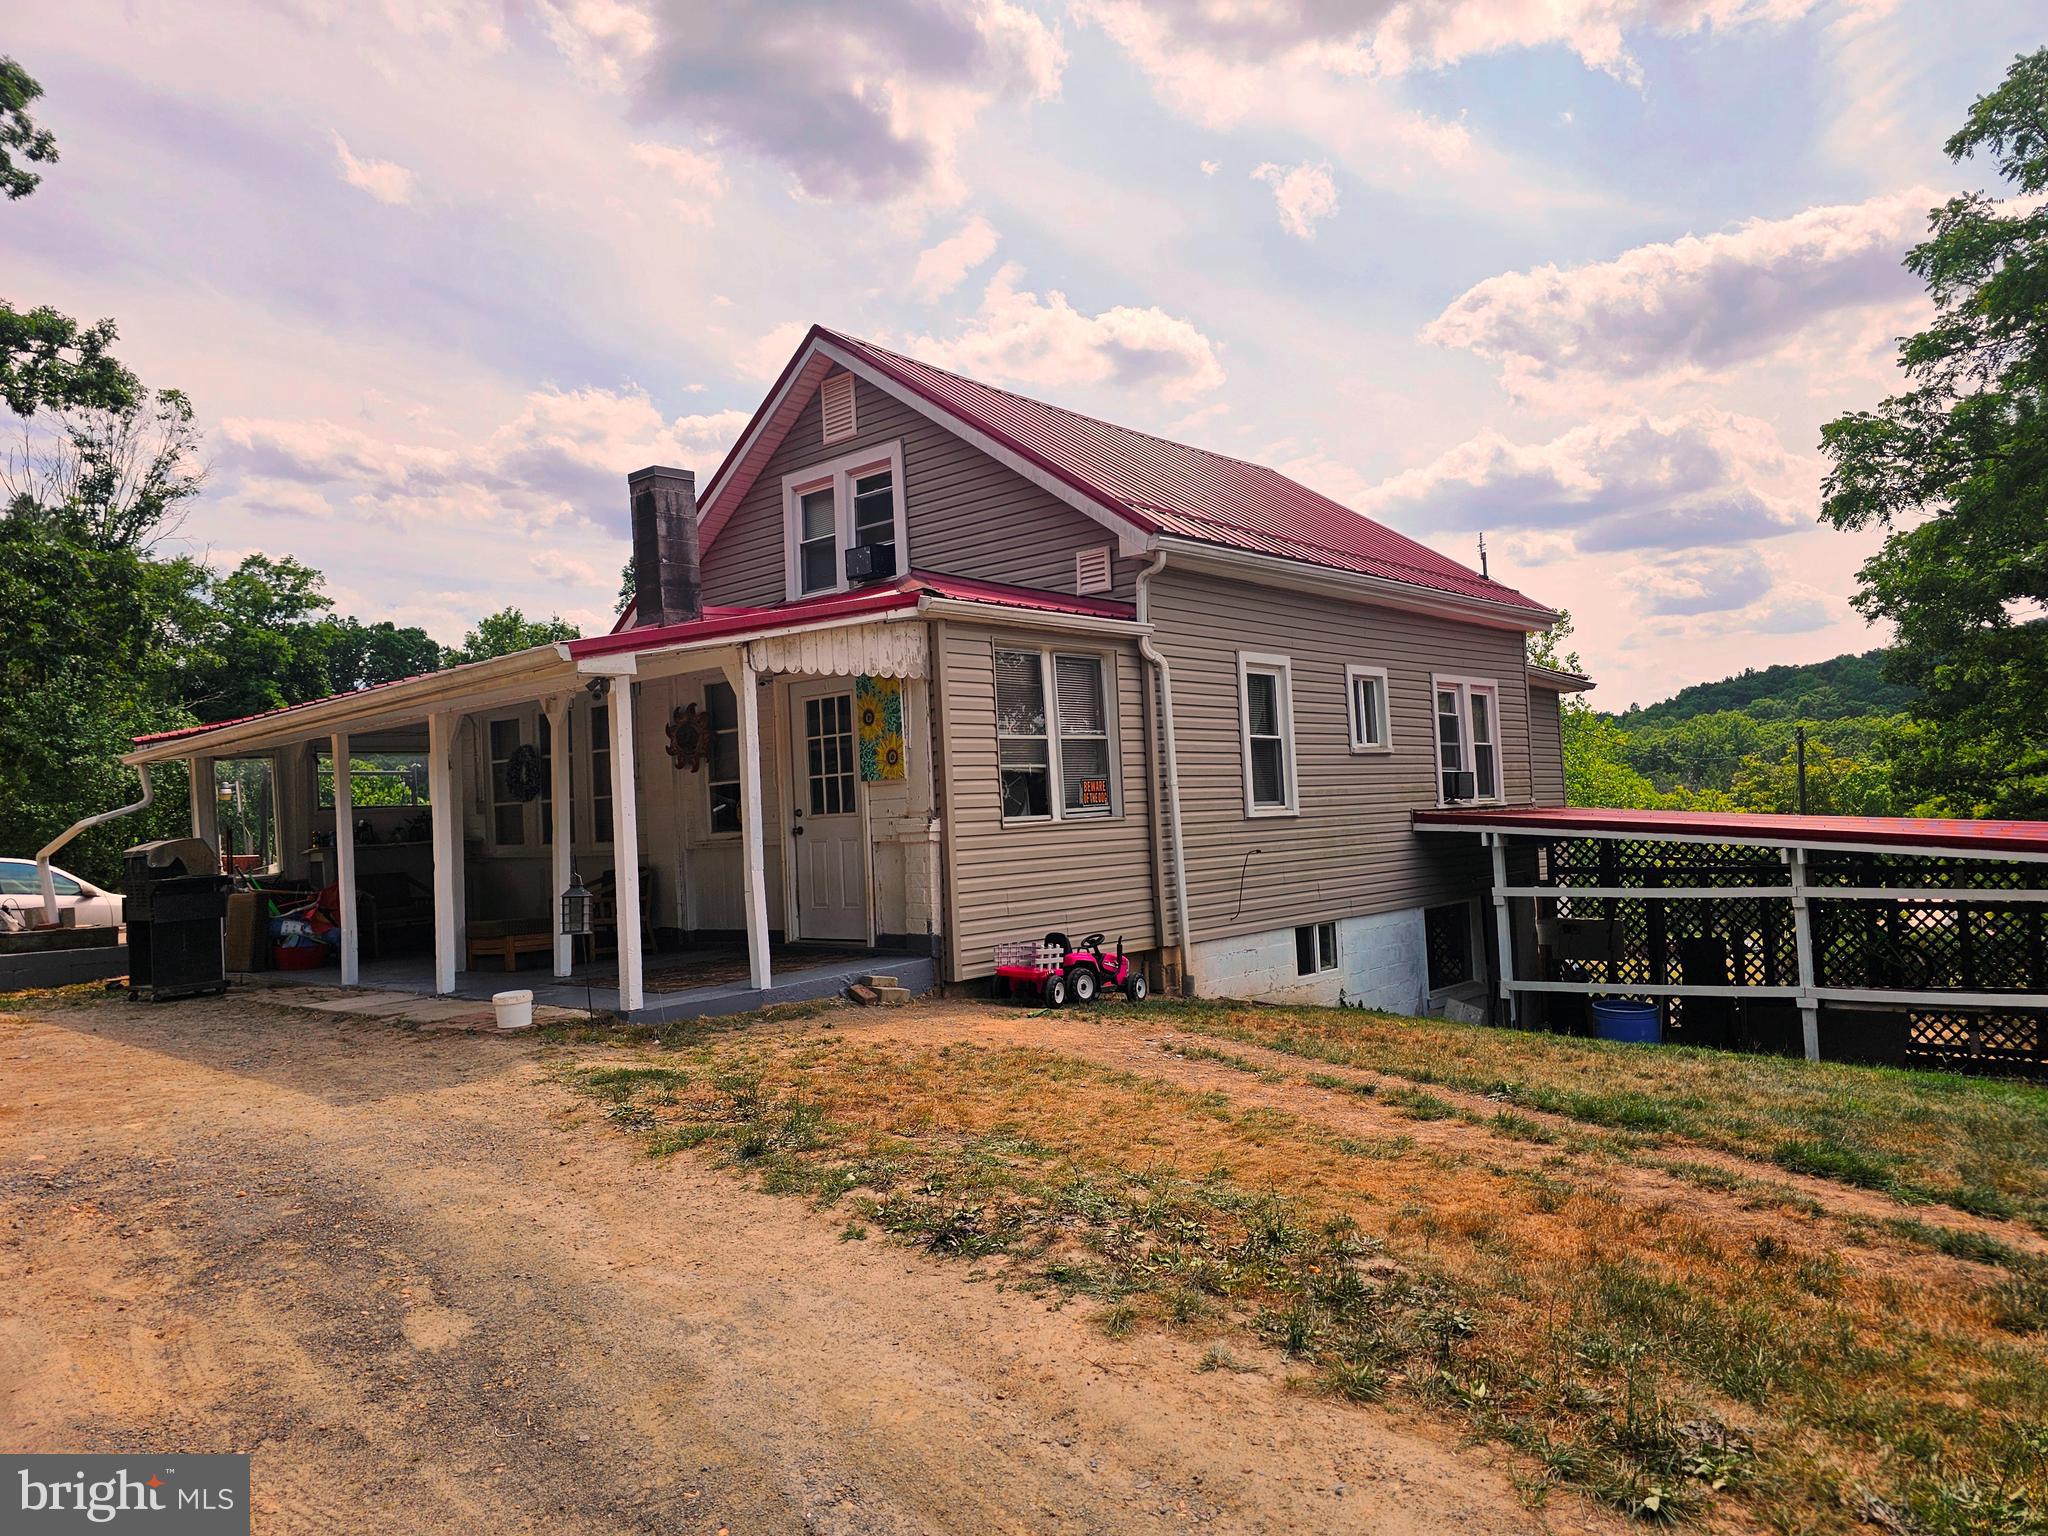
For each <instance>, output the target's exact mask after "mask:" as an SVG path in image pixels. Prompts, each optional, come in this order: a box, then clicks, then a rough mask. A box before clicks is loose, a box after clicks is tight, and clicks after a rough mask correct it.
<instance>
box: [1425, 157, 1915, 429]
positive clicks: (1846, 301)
mask: <svg viewBox="0 0 2048 1536" xmlns="http://www.w3.org/2000/svg"><path fill="white" fill-rule="evenodd" d="M1935 200H1936V194H1934V193H1932V192H1929V191H1927V190H1925V189H1923V188H1915V189H1913V190H1910V191H1905V192H1895V193H1891V194H1888V195H1886V196H1883V197H1876V198H1872V199H1871V200H1870V201H1868V202H1864V203H1850V204H1843V205H1839V206H1833V207H1819V208H1809V209H1807V210H1806V211H1805V212H1803V213H1798V214H1794V215H1792V216H1791V217H1790V218H1783V219H1751V220H1749V221H1748V222H1747V223H1744V224H1741V225H1738V226H1737V227H1736V228H1734V229H1732V230H1727V231H1724V232H1721V233H1717V234H1711V235H1706V236H1703V237H1702V236H1695V235H1687V236H1685V237H1684V238H1683V239H1679V240H1674V241H1667V242H1659V243H1656V244H1651V245H1640V246H1637V247H1635V248H1634V249H1633V250H1628V251H1624V252H1622V254H1621V255H1619V256H1617V257H1615V258H1613V259H1612V260H1610V261H1602V262H1594V263H1591V264H1589V265H1586V266H1583V267H1574V268H1571V269H1569V270H1566V269H1560V268H1558V267H1556V266H1544V267H1537V268H1534V269H1532V270H1530V271H1527V272H1507V273H1503V274H1501V275H1500V276H1498V277H1490V278H1487V279H1486V280H1485V281H1484V282H1482V283H1478V284H1476V285H1474V286H1473V287H1471V288H1469V289H1467V290H1466V291H1465V292H1464V293H1462V294H1460V295H1459V296H1458V297H1457V298H1456V299H1455V300H1453V301H1452V302H1451V304H1450V305H1449V306H1448V307H1447V308H1446V309H1445V310H1444V312H1443V313H1442V314H1441V315H1439V316H1438V317H1437V318H1436V319H1435V320H1434V321H1432V322H1431V323H1430V324H1429V325H1428V326H1427V327H1425V328H1424V330H1423V332H1422V338H1423V340H1425V341H1430V342H1435V343H1436V344H1438V345H1440V346H1446V347H1459V348H1464V349H1466V350H1468V351H1471V352H1475V353H1477V354H1478V355H1479V356H1481V357H1484V358H1486V359H1488V360H1489V361H1491V362H1493V363H1495V364H1497V365H1498V366H1499V368H1500V378H1501V383H1502V384H1503V385H1504V386H1506V387H1507V388H1508V389H1509V390H1510V391H1511V392H1513V393H1515V394H1517V395H1530V394H1534V393H1537V392H1538V391H1540V390H1543V389H1545V388H1546V387H1550V386H1554V385H1556V384H1557V383H1558V382H1559V381H1560V380H1563V379H1566V378H1571V379H1573V380H1574V381H1575V382H1581V381H1584V380H1587V379H1590V380H1592V381H1595V382H1608V383H1612V382H1614V381H1618V380H1632V379H1643V378H1650V377H1662V376H1673V375H1683V374H1688V373H1697V372H1703V371H1710V370H1720V369H1725V368H1727V367H1729V366H1731V365H1734V364H1737V363H1741V362H1745V361H1748V360H1751V359H1753V358H1757V357H1762V356H1766V355H1769V354H1771V353H1773V352H1775V351H1777V350H1779V349H1780V348H1781V347H1783V346H1785V345H1786V344H1787V343H1788V342H1790V341H1791V340H1792V339H1793V338H1795V337H1796V336H1797V334H1798V333H1799V332H1801V331H1803V330H1805V329H1806V328H1808V327H1809V326H1811V325H1813V324H1814V323H1815V322H1816V321H1817V320H1820V319H1822V318H1825V317H1827V316H1830V315H1832V314H1834V313H1835V312H1837V311H1840V310H1844V309H1855V308H1865V307H1869V306H1877V305H1882V306H1887V307H1891V306H1896V305H1897V304H1899V303H1900V302H1901V300H1902V299H1904V298H1905V297H1906V296H1908V295H1910V294H1911V293H1912V292H1913V290H1914V288H1915V283H1914V280H1913V278H1912V277H1911V276H1910V274H1908V273H1907V272H1906V271H1905V270H1904V269H1903V267H1902V266H1901V265H1900V263H1901V260H1902V258H1903V256H1904V254H1905V250H1906V247H1907V246H1908V245H1909V244H1910V243H1911V241H1912V239H1913V238H1914V232H1915V231H1916V230H1917V229H1918V227H1919V224H1920V220H1921V216H1922V215H1923V213H1924V212H1925V210H1926V209H1927V208H1928V206H1929V205H1930V204H1931V203H1933V202H1934V201H1935Z"/></svg>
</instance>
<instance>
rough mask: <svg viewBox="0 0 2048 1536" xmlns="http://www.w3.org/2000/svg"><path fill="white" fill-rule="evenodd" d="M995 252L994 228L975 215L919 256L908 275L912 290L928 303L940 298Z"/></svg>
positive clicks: (985, 220)
mask: <svg viewBox="0 0 2048 1536" xmlns="http://www.w3.org/2000/svg"><path fill="white" fill-rule="evenodd" d="M995 251H996V232H995V228H994V226H992V225H991V224H990V223H989V221H988V220H987V219H984V218H983V217H982V216H981V215H980V214H976V215H975V216H974V217H973V218H971V219H969V220H968V221H967V222H966V223H965V224H964V225H962V226H961V228H960V231H959V233H957V234H953V235H949V236H947V237H946V238H945V239H944V240H941V241H940V242H939V243H938V244H937V245H934V246H931V247H930V248H929V249H926V250H923V251H920V252H919V253H918V256H917V270H916V271H914V272H912V273H911V275H910V286H911V290H912V291H913V292H914V293H916V295H917V296H918V297H919V298H921V299H923V300H925V301H926V302H927V303H929V302H931V301H932V300H934V299H938V298H943V297H944V296H945V295H946V294H949V293H951V292H952V291H953V290H954V289H955V288H957V287H959V286H960V284H961V282H962V281H963V280H965V278H966V276H967V274H968V273H969V272H972V271H973V270H974V269H975V268H976V267H978V266H980V265H981V264H982V263H983V262H984V261H987V260H988V259H989V257H991V256H993V255H994V254H995Z"/></svg>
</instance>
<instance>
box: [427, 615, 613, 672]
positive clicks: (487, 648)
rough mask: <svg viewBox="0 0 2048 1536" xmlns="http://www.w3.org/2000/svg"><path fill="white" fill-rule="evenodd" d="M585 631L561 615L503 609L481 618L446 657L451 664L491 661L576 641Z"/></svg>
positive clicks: (445, 660)
mask: <svg viewBox="0 0 2048 1536" xmlns="http://www.w3.org/2000/svg"><path fill="white" fill-rule="evenodd" d="M582 633H583V631H582V630H580V629H578V628H577V627H576V626H575V625H574V624H571V623H569V622H567V621H566V620H565V619H563V618H562V617H561V615H560V614H556V615H555V616H553V617H552V618H547V619H529V618H528V617H527V616H526V615H525V614H523V613H521V612H520V611H519V610H518V609H517V608H500V609H499V610H498V611H497V612H496V613H488V614H485V615H484V616H483V617H482V618H480V619H478V620H477V621H476V627H475V628H474V629H472V630H470V631H469V632H468V633H467V634H465V635H464V636H463V637H462V644H460V645H458V646H456V647H455V648H454V649H452V650H450V651H449V652H448V653H447V655H446V656H445V657H444V658H443V660H444V664H445V665H447V666H451V667H457V666H461V665H462V664H463V663H465V662H471V661H488V660H490V658H491V657H493V656H509V655H510V654H511V653H512V652H514V651H524V650H530V649H531V648H532V647H534V646H536V645H552V644H554V643H555V642H556V641H557V640H574V639H576V638H578V637H579V636H580V635H581V634H582Z"/></svg>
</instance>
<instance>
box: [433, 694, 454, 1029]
mask: <svg viewBox="0 0 2048 1536" xmlns="http://www.w3.org/2000/svg"><path fill="white" fill-rule="evenodd" d="M460 724H461V721H460V719H459V718H458V717H457V716H454V715H429V716H427V810H428V813H429V814H430V815H431V817H432V818H433V828H434V990H435V991H436V992H440V993H444V994H445V993H449V992H453V991H454V990H455V974H456V972H458V971H460V970H461V969H462V956H461V955H460V954H459V953H457V950H456V946H457V945H459V944H460V943H461V942H462V925H461V920H460V919H461V914H460V912H459V911H458V910H457V902H458V900H459V896H460V893H461V890H462V807H461V805H460V804H458V803H457V801H456V788H455V742H456V739H457V736H458V732H457V730H456V727H457V726H458V725H460Z"/></svg>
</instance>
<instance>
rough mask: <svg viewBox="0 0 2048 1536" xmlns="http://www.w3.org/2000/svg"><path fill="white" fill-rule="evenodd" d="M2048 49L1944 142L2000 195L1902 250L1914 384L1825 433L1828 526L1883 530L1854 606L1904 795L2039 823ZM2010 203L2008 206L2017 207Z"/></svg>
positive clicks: (2047, 671)
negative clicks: (1874, 648)
mask: <svg viewBox="0 0 2048 1536" xmlns="http://www.w3.org/2000/svg"><path fill="white" fill-rule="evenodd" d="M2044 121H2048V49H2044V50H2041V51H2039V52H2036V53H2033V54H2028V55H2025V56H2022V57H2021V58H2019V59H2017V60H2015V61H2014V63H2013V65H2012V67H2011V69H2010V70H2009V71H2008V72H2007V74H2006V77H2005V80H2004V82H2003V83H2002V84H2001V85H2000V86H1999V87H1998V89H1997V90H1995V91H1993V92H1992V93H1991V94H1989V95H1988V96H1984V97H1981V98H1979V99H1978V100H1977V101H1976V102H1975V103H1974V104H1973V105H1972V107H1971V109H1970V114H1969V118H1968V120H1967V122H1966V123H1965V124H1964V126H1963V128H1962V129H1961V131H1959V132H1958V133H1957V134H1956V135H1955V136H1954V137H1952V138H1951V139H1950V140H1949V141H1948V143H1947V144H1946V145H1945V146H1944V148H1945V149H1946V152H1947V154H1948V156H1949V158H1950V159H1952V160H1955V161H1958V162H1960V161H1962V160H1963V159H1965V158H1968V157H1970V156H1975V155H1980V154H1981V155H1984V156H1986V157H1987V158H1989V159H1990V160H1991V162H1992V164H1993V165H1994V167H1995V168H1996V170H1997V172H1998V174H1999V176H2000V177H2001V178H2002V179H2003V180H2004V182H2006V183H2007V186H2006V187H2005V188H2003V189H2001V191H2000V192H1999V193H1998V194H1997V195H1994V194H1992V193H1988V192H1981V191H1980V192H1970V193H1964V194H1962V195H1959V196H1956V197H1952V198H1950V199H1949V200H1948V201H1947V202H1946V203H1944V204H1942V205H1941V206H1940V207H1938V208H1936V209H1934V210H1933V211H1932V213H1931V214H1930V216H1929V224H1928V238H1927V239H1926V240H1924V241H1922V242H1921V243H1920V244H1919V245H1917V246H1915V247H1914V248H1913V250H1912V251H1911V252H1910V253H1909V254H1908V255H1907V258H1906V265H1907V267H1908V268H1909V269H1910V270H1911V271H1912V272H1913V273H1914V274H1915V275H1916V276H1917V277H1919V278H1920V279H1921V280H1922V281H1923V282H1924V283H1925V284H1926V286H1927V292H1928V296H1929V297H1930V298H1931V299H1932V300H1933V302H1934V306H1935V318H1934V321H1933V323H1932V324H1931V325H1929V326H1928V327H1927V328H1926V329H1925V330H1923V331H1920V332H1918V333H1917V334H1915V335H1912V336H1908V337H1906V338H1904V339H1903V340H1902V341H1901V342H1900V343H1899V354H1898V355H1899V365H1900V368H1901V370H1902V371H1903V372H1904V373H1905V375H1906V378H1907V381H1908V386H1909V387H1908V388H1906V389H1905V390H1904V392H1902V393H1900V394H1897V395H1894V396H1892V397H1890V398H1888V399H1886V400H1884V401H1883V402H1882V403H1881V404H1880V405H1879V406H1878V407H1877V409H1876V410H1874V411H1852V412H1850V413H1849V414H1847V415H1845V416H1842V417H1840V418H1838V419H1837V420H1835V421H1833V422H1830V423H1829V424H1828V425H1827V426H1826V427H1825V428H1823V429H1822V433H1821V449H1822V452H1824V453H1825V454H1826V455H1827V456H1828V458H1829V459H1830V460H1832V462H1833V467H1832V469H1831V471H1830V473H1829V475H1828V479H1827V483H1826V488H1825V489H1826V498H1825V502H1824V504H1823V507H1822V516H1823V517H1824V518H1825V519H1826V520H1827V521H1828V522H1831V523H1833V524H1834V525H1835V526H1836V527H1838V528H1844V529H1866V528H1882V529H1885V530H1887V535H1886V538H1885V542H1884V544H1883V546H1882V548H1880V549H1879V551H1878V552H1877V554H1875V555H1873V556H1872V557H1871V558H1870V559H1869V560H1868V561H1867V562H1865V564H1864V567H1863V570H1862V572H1861V573H1860V575H1859V577H1858V581H1859V583H1860V586H1861V591H1860V592H1859V593H1858V595H1857V598H1856V603H1857V606H1858V607H1859V608H1861V609H1862V611H1863V612H1864V613H1866V614H1867V615H1869V616H1870V617H1872V618H1873V619H1888V620H1890V621H1891V622H1892V623H1893V624H1894V625H1895V626H1896V633H1897V640H1896V643H1895V645H1894V648H1893V651H1892V655H1891V658H1890V660H1889V662H1888V664H1887V667H1886V676H1887V677H1888V678H1890V679H1891V680H1893V681H1895V682H1899V683H1904V684H1907V685H1910V686H1912V687H1914V688H1915V689H1917V690H1918V697H1917V698H1916V699H1915V701H1914V702H1913V704H1912V705H1911V709H1912V713H1913V716H1914V718H1915V720H1916V721H1917V722H1918V725H1919V727H1920V730H1919V733H1918V735H1917V736H1916V737H1915V738H1914V739H1912V740H1910V741H1908V742H1906V743H1905V744H1904V745H1903V749H1902V750H1901V751H1900V752H1899V753H1898V754H1897V756H1896V757H1895V759H1894V763H1893V771H1894V774H1895V776H1896V779H1897V781H1898V783H1899V785H1900V788H1901V791H1902V793H1903V795H1904V796H1905V797H1906V798H1907V799H1909V800H1910V801H1912V802H1914V803H1916V804H1919V805H1922V806H1925V807H1926V808H1929V809H1937V810H1946V811H1949V812H1952V813H1956V814H1962V815H2001V816H2038V815H2042V814H2044V813H2048V622H2044V621H2043V620H2042V618H2041V616H2040V615H2041V613H2042V610H2043V606H2044V604H2048V517H2044V516H2043V515H2042V507H2043V501H2044V496H2048V417H2044V413H2043V408H2042V401H2043V398H2044V392H2048V306H2044V305H2043V303H2042V298H2041V295H2042V293H2043V292H2044V290H2048V201H2044V200H2043V198H2042V197H2041V195H2040V194H2041V193H2042V192H2043V191H2048V129H2044V127H2043V124H2044ZM2014 194H2017V195H2014Z"/></svg>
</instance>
